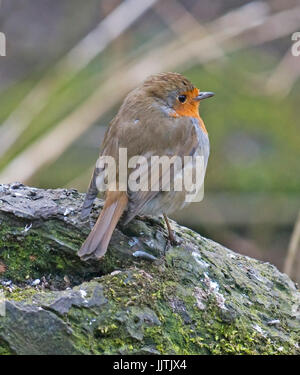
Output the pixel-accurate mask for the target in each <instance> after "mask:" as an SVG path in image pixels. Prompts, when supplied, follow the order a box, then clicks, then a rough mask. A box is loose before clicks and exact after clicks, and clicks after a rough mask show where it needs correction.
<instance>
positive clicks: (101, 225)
mask: <svg viewBox="0 0 300 375" xmlns="http://www.w3.org/2000/svg"><path fill="white" fill-rule="evenodd" d="M127 203H128V198H127V194H126V193H125V192H118V191H114V192H112V191H109V192H108V193H107V195H106V200H105V204H104V207H103V209H102V211H101V214H100V216H99V218H98V220H97V222H96V224H95V226H94V228H93V229H92V231H91V232H90V234H89V236H88V237H87V239H86V240H85V242H84V243H83V245H82V246H81V249H80V250H79V252H78V255H79V256H80V258H82V259H83V260H88V259H91V258H93V259H100V258H102V257H103V256H104V254H105V253H106V250H107V247H108V244H109V242H110V239H111V236H112V233H113V231H114V229H115V227H116V225H117V223H118V221H119V219H120V217H121V216H122V214H123V212H124V210H125V208H126V206H127Z"/></svg>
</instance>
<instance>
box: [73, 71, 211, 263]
mask: <svg viewBox="0 0 300 375" xmlns="http://www.w3.org/2000/svg"><path fill="white" fill-rule="evenodd" d="M213 95H214V93H212V92H200V91H199V89H197V88H196V87H195V86H194V85H193V84H192V83H191V82H190V81H189V80H188V79H186V78H185V77H184V76H182V75H181V74H178V73H170V72H169V73H159V74H155V75H152V76H150V77H149V78H147V79H146V80H145V81H144V82H143V83H142V84H141V85H140V86H139V87H137V88H136V89H134V90H133V91H131V92H130V93H129V94H128V95H127V97H126V98H125V100H124V102H123V104H122V105H121V108H120V109H119V112H118V113H117V115H116V116H115V118H114V119H113V120H112V121H111V123H110V126H109V127H108V129H107V132H106V134H105V137H104V140H103V143H102V146H101V152H100V156H101V157H102V156H109V157H112V158H114V160H115V162H116V165H117V168H116V171H117V172H116V179H117V185H116V187H115V188H114V189H111V188H110V187H109V186H106V188H105V189H106V191H105V203H104V206H103V209H102V211H101V214H100V215H99V218H98V220H97V222H96V224H95V225H94V227H93V229H92V230H91V232H90V234H89V236H88V237H87V239H86V240H85V242H84V243H83V245H82V247H81V249H80V250H79V252H78V255H79V256H80V257H81V258H82V259H83V260H88V259H92V258H93V259H100V258H102V257H103V256H104V255H105V253H106V250H107V247H108V245H109V242H110V239H111V236H112V233H113V231H114V229H115V227H116V225H117V224H118V222H119V221H120V219H122V224H123V225H126V224H127V223H129V222H130V221H131V220H132V219H133V218H134V217H135V216H136V215H140V216H141V215H151V216H158V215H161V214H163V215H164V218H165V221H166V224H167V228H168V232H169V240H170V241H171V242H172V243H174V241H175V236H174V234H173V232H172V230H171V227H170V224H169V222H168V218H167V214H169V213H171V212H174V211H176V210H179V209H181V208H183V207H184V206H185V205H186V204H188V203H189V202H186V200H185V193H186V192H185V191H175V190H174V188H173V189H171V190H170V191H163V189H162V187H161V184H159V188H158V189H149V190H147V191H144V190H139V191H134V190H133V189H131V188H130V187H128V185H127V186H126V188H125V189H124V188H123V189H121V188H120V181H119V178H120V172H118V166H119V165H120V163H121V162H122V160H120V156H119V150H120V149H121V148H122V149H126V150H127V154H128V155H127V156H128V158H131V157H133V156H136V155H139V156H144V157H145V159H146V160H150V158H151V156H153V155H158V156H163V155H167V156H169V157H172V156H178V157H180V158H183V157H186V156H189V157H192V158H194V157H195V156H196V155H198V156H199V155H200V156H202V158H203V160H204V174H205V170H206V166H207V161H208V157H209V139H208V134H207V130H206V128H205V125H204V122H203V120H202V119H201V117H200V116H199V103H200V101H201V100H203V99H206V98H209V97H211V96H213ZM182 168H184V164H183V166H182ZM192 169H195V165H194V164H193V166H192ZM131 172H132V169H130V168H128V173H129V174H128V176H130V173H131ZM163 173H164V172H163V171H161V170H159V173H158V174H157V175H158V179H159V181H160V182H161V180H162V178H163V177H164V176H163ZM174 173H175V172H174V169H173V176H174ZM103 175H104V170H103V166H102V167H100V166H99V164H96V167H95V169H94V173H93V175H92V178H91V181H90V185H89V188H88V191H87V194H86V197H85V201H84V204H83V208H82V212H81V217H82V219H85V218H87V217H88V216H89V214H90V211H91V208H92V205H93V201H94V200H95V198H96V196H97V194H98V192H99V191H103V186H104V185H103V184H104V177H103Z"/></svg>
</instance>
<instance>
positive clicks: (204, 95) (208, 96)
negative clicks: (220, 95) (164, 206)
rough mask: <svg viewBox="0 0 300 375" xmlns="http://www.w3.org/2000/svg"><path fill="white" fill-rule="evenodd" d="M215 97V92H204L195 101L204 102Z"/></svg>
mask: <svg viewBox="0 0 300 375" xmlns="http://www.w3.org/2000/svg"><path fill="white" fill-rule="evenodd" d="M214 95H215V93H214V92H211V91H203V92H199V94H198V95H197V96H196V98H194V100H196V101H200V100H203V99H206V98H211V97H212V96H214Z"/></svg>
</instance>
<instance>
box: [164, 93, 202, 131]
mask: <svg viewBox="0 0 300 375" xmlns="http://www.w3.org/2000/svg"><path fill="white" fill-rule="evenodd" d="M198 94H199V90H198V89H197V88H195V89H194V90H192V91H187V92H185V93H183V95H186V97H187V100H186V102H185V103H179V102H178V103H176V105H175V106H174V111H175V112H174V113H173V114H171V116H172V117H194V118H196V119H197V120H198V121H199V126H200V128H201V129H202V130H203V131H204V132H205V133H206V134H207V130H206V127H205V125H204V122H203V120H202V118H201V117H200V115H199V102H198V101H195V100H194V98H195V97H196V96H197V95H198Z"/></svg>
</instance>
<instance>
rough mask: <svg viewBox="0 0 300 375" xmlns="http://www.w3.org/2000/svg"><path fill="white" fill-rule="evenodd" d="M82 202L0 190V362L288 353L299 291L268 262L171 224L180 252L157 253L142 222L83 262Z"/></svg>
mask: <svg viewBox="0 0 300 375" xmlns="http://www.w3.org/2000/svg"><path fill="white" fill-rule="evenodd" d="M82 202H83V195H82V194H79V193H78V192H77V191H75V190H62V189H58V190H40V189H36V188H29V187H26V186H23V185H21V184H11V185H0V282H1V286H0V292H1V291H2V293H4V294H5V298H6V301H5V308H6V309H5V310H6V314H5V316H3V317H0V354H14V353H17V354H120V353H121V354H159V353H161V354H296V353H299V346H298V342H297V340H299V292H298V291H297V288H296V286H295V284H294V283H293V282H292V281H291V280H290V279H289V278H288V276H287V275H285V274H282V273H280V272H279V271H278V270H277V269H276V268H275V267H274V266H273V265H271V264H269V263H263V262H260V261H257V260H255V259H251V258H249V257H245V256H242V255H239V254H236V253H234V252H233V251H231V250H229V249H227V248H225V247H223V246H221V245H219V244H217V243H215V242H213V241H211V240H209V239H206V238H204V237H202V236H200V235H199V234H197V233H195V232H193V231H191V230H190V229H187V228H185V227H180V226H179V225H177V224H176V223H175V222H171V223H172V226H173V228H174V229H175V231H176V234H177V236H178V237H179V238H181V244H180V245H178V246H176V247H171V246H167V251H166V252H165V248H166V245H167V243H166V238H167V233H166V228H165V226H164V223H163V221H162V220H161V219H151V218H138V219H135V220H133V222H132V223H131V224H130V225H128V226H127V227H125V228H118V229H116V230H115V232H114V235H113V238H112V242H111V244H110V246H109V250H108V253H107V254H106V256H105V258H104V259H103V260H101V261H99V262H90V263H85V262H82V261H80V259H79V258H78V257H77V255H76V251H77V250H78V248H79V246H80V244H81V243H82V241H83V240H84V238H85V237H86V235H87V234H88V231H89V227H90V223H87V222H85V223H82V222H81V221H80V220H79V211H80V207H81V204H82ZM101 206H102V202H101V201H100V200H97V201H96V203H95V206H94V210H93V214H92V216H91V218H92V220H95V218H96V216H97V214H98V212H99V209H100V208H101ZM164 252H165V253H164Z"/></svg>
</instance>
